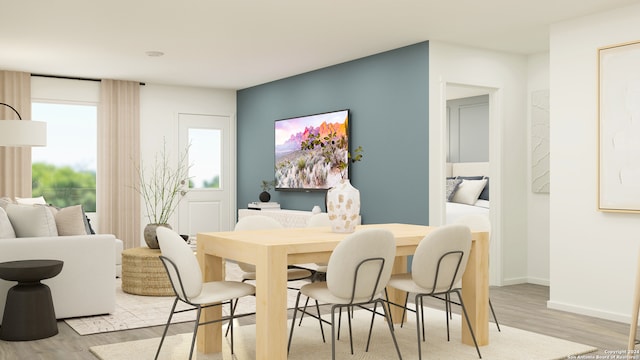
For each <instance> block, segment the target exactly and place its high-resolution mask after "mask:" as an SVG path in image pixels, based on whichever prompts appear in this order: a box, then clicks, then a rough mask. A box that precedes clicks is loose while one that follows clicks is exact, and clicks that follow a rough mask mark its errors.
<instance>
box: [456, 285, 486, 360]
mask: <svg viewBox="0 0 640 360" xmlns="http://www.w3.org/2000/svg"><path fill="white" fill-rule="evenodd" d="M455 292H456V294H458V299H460V307H462V312H463V313H464V318H465V319H466V320H467V326H469V332H470V333H471V338H472V339H473V344H474V345H475V346H476V351H477V352H478V357H479V358H480V359H482V355H480V348H479V347H478V342H477V341H476V336H475V334H474V333H473V328H472V327H471V321H469V315H467V308H465V306H464V302H463V301H462V295H461V294H460V291H459V290H455Z"/></svg>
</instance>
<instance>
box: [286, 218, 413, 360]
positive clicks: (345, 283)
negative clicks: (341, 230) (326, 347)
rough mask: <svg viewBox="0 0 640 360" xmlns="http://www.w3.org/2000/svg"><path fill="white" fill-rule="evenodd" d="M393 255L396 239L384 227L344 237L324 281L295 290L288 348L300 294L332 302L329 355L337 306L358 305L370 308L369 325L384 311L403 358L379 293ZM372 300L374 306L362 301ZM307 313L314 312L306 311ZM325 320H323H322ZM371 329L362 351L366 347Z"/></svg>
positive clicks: (334, 343) (370, 302)
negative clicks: (378, 309) (379, 309)
mask: <svg viewBox="0 0 640 360" xmlns="http://www.w3.org/2000/svg"><path fill="white" fill-rule="evenodd" d="M395 255H396V242H395V238H394V236H393V234H392V233H391V232H390V231H388V230H384V229H375V228H374V229H364V230H358V231H356V232H354V233H352V234H350V235H348V236H347V237H345V238H344V239H343V240H342V241H340V243H339V244H338V245H337V246H336V248H335V249H334V250H333V252H332V254H331V256H330V257H329V262H328V264H327V277H326V281H318V282H312V283H310V284H306V285H304V286H302V287H301V288H300V291H298V296H297V297H296V305H295V307H294V309H293V319H292V321H291V331H290V333H289V343H288V346H287V350H288V351H289V350H290V349H291V342H292V338H293V329H294V328H295V327H296V326H295V321H296V315H297V313H298V311H302V310H301V309H299V305H300V297H301V295H305V296H307V297H309V298H312V299H315V300H317V301H320V302H322V303H326V304H330V305H331V321H330V323H331V358H332V359H334V360H335V358H336V336H335V331H336V330H335V324H336V319H335V315H336V310H338V312H339V313H341V312H342V308H345V307H346V308H350V307H354V306H357V307H360V308H362V309H365V310H369V311H372V317H371V328H373V322H374V319H375V316H376V315H383V316H384V317H385V319H386V322H387V324H388V326H389V332H390V333H391V337H392V339H393V343H394V345H395V347H396V351H397V353H398V357H399V358H400V359H402V355H401V354H400V348H399V347H398V342H397V341H396V336H395V332H394V330H393V325H392V324H391V319H390V317H389V313H388V312H387V309H386V307H385V303H384V300H383V299H382V294H383V292H384V289H385V286H386V285H387V281H388V280H389V278H390V276H391V270H392V267H393V261H394V258H395ZM370 304H373V310H371V309H369V308H366V307H364V305H370ZM378 304H380V305H381V307H382V312H383V313H382V314H380V313H378V312H377V311H376V308H377V306H378ZM307 315H309V316H314V317H315V315H313V314H309V313H307ZM347 318H348V319H349V344H350V346H351V354H352V355H353V339H352V336H351V335H352V334H351V318H350V317H349V316H347ZM323 321H326V320H323ZM370 341H371V331H370V332H369V338H368V340H367V346H366V350H365V351H369V344H370Z"/></svg>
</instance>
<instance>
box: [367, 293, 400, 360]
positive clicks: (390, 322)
mask: <svg viewBox="0 0 640 360" xmlns="http://www.w3.org/2000/svg"><path fill="white" fill-rule="evenodd" d="M378 301H381V300H378ZM374 309H375V305H374ZM382 311H383V312H384V317H385V318H386V320H387V324H388V325H389V332H391V338H392V339H393V344H394V345H395V346H396V352H397V353H398V359H400V360H402V354H400V347H399V346H398V340H397V339H396V332H395V330H394V329H393V321H391V313H390V312H388V311H387V309H385V307H384V302H383V303H382ZM373 315H374V316H375V313H374V314H373ZM371 325H373V322H371Z"/></svg>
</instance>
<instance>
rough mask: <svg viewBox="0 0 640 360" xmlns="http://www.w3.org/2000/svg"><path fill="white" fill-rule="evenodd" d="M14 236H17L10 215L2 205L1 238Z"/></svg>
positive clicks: (0, 214) (0, 217) (0, 218)
mask: <svg viewBox="0 0 640 360" xmlns="http://www.w3.org/2000/svg"><path fill="white" fill-rule="evenodd" d="M14 237H16V233H15V231H13V226H12V225H11V221H9V216H8V215H7V212H6V211H4V209H3V208H2V207H0V239H10V238H14Z"/></svg>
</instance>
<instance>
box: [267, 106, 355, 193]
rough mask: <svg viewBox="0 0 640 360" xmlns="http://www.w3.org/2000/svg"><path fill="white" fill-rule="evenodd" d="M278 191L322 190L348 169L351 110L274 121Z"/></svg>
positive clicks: (341, 176) (334, 182)
mask: <svg viewBox="0 0 640 360" xmlns="http://www.w3.org/2000/svg"><path fill="white" fill-rule="evenodd" d="M275 145H276V146H275V172H276V174H275V179H276V190H283V191H314V190H317V191H320V190H327V189H330V188H332V187H333V186H335V185H337V184H338V183H339V182H340V180H341V179H342V178H343V177H344V178H345V179H346V178H348V172H349V155H348V154H349V110H348V109H347V110H338V111H331V112H326V113H321V114H314V115H306V116H300V117H294V118H288V119H281V120H276V121H275Z"/></svg>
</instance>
